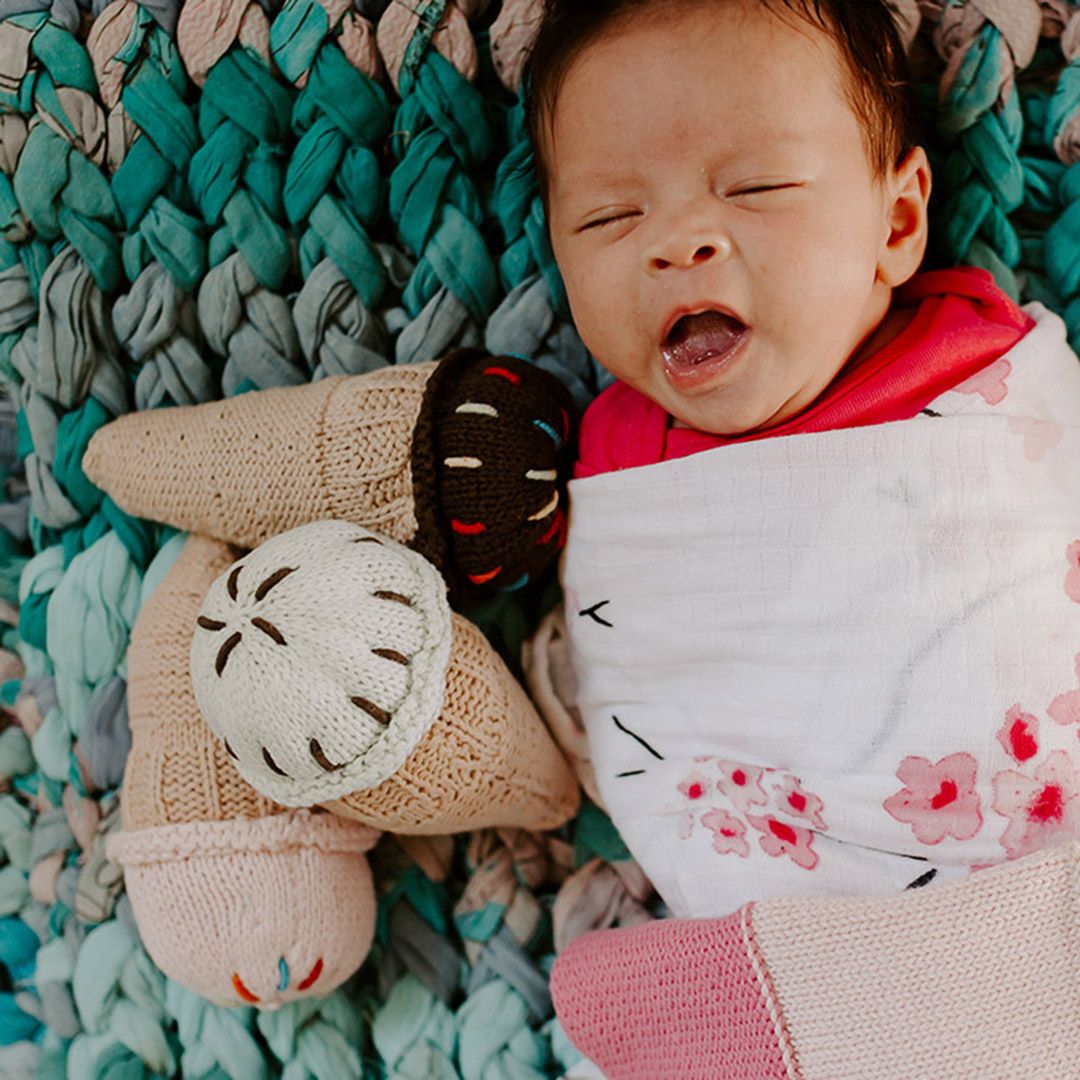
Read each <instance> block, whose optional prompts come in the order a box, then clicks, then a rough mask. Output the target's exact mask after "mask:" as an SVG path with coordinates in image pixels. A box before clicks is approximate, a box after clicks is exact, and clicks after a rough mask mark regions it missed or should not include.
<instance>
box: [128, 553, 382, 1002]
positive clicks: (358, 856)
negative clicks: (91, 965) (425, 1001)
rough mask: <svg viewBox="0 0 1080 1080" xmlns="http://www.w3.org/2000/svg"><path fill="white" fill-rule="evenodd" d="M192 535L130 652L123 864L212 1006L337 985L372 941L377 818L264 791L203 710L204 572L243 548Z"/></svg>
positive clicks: (153, 944) (153, 934)
mask: <svg viewBox="0 0 1080 1080" xmlns="http://www.w3.org/2000/svg"><path fill="white" fill-rule="evenodd" d="M236 554H237V552H236V551H234V550H233V549H231V548H229V547H228V545H226V544H222V543H219V542H218V541H216V540H210V539H207V538H206V537H200V536H192V537H189V538H188V540H187V542H186V543H185V545H184V548H183V550H182V551H181V553H180V556H179V558H178V559H177V561H176V562H175V563H174V564H173V566H172V568H171V569H170V571H169V573H168V574H167V575H166V577H165V579H164V580H163V581H162V582H161V584H160V585H159V586H158V587H157V589H155V590H154V592H153V593H152V594H151V595H150V597H149V598H148V599H147V601H146V603H145V604H144V605H143V607H142V610H141V611H140V612H139V616H138V619H137V620H136V623H135V627H134V629H133V630H132V634H131V645H130V647H129V650H128V716H129V721H130V724H131V741H132V746H131V752H130V754H129V755H128V760H127V766H126V768H125V772H124V789H123V800H122V815H123V817H122V822H123V829H122V831H121V832H120V833H119V834H114V835H112V836H110V838H109V849H108V850H109V856H110V857H111V858H113V859H115V860H116V861H117V862H119V863H120V864H121V865H122V866H123V867H124V878H125V883H126V886H127V891H128V897H129V898H130V900H131V905H132V908H133V910H134V912H135V916H136V920H137V922H138V926H139V933H140V935H141V936H142V940H143V944H144V945H145V947H146V951H147V952H148V953H149V954H150V956H151V957H152V959H153V960H154V962H155V963H156V964H157V965H158V967H160V968H161V969H162V971H164V972H166V974H168V975H169V976H170V977H171V978H173V979H175V980H176V981H177V982H180V983H183V984H184V985H185V986H187V987H190V988H191V989H192V990H194V991H196V992H197V993H199V994H201V995H202V996H203V997H206V998H209V999H210V1000H212V1001H215V1002H217V1003H218V1004H234V1005H235V1004H242V1003H257V1004H259V1005H261V1006H268V1005H274V1004H279V1003H281V1002H284V1001H288V1000H290V999H292V998H296V997H299V996H302V995H303V994H304V993H306V992H311V993H316V994H318V993H328V992H329V991H330V990H331V989H333V988H334V987H335V986H337V985H338V984H339V983H341V982H342V981H343V980H344V979H345V978H347V977H348V976H349V975H350V974H352V972H353V971H355V970H356V968H357V967H358V966H359V965H360V963H361V962H362V961H363V959H364V957H365V955H366V954H367V951H368V948H369V946H370V945H371V940H372V936H373V932H374V921H375V893H374V889H373V886H372V881H371V872H370V870H369V869H368V865H367V860H366V858H365V857H364V856H363V852H365V851H367V850H368V849H369V848H371V847H372V846H373V845H374V843H375V841H376V840H377V839H378V837H379V832H378V831H377V830H375V829H372V828H369V827H367V826H364V825H361V824H359V823H357V822H353V821H346V820H345V819H343V818H339V817H335V816H333V815H331V814H326V813H313V812H311V811H310V810H289V809H286V808H285V807H282V806H277V805H275V804H274V803H272V802H270V800H268V799H266V798H264V797H263V796H261V795H259V794H258V793H257V792H256V791H255V790H254V789H252V788H251V787H250V786H249V785H248V784H247V783H246V782H245V781H244V780H242V779H241V778H240V776H239V774H238V773H237V771H236V769H235V768H234V767H233V763H232V761H231V759H230V758H229V756H228V754H227V753H226V752H225V750H224V748H223V747H222V744H221V743H220V741H218V740H216V739H215V738H214V737H213V735H212V734H211V732H210V730H209V728H207V726H206V724H205V723H204V722H203V720H202V717H201V716H200V715H199V710H198V707H197V705H196V703H195V698H194V696H193V694H192V690H191V679H190V676H189V673H188V654H189V651H190V645H191V639H192V635H193V632H194V631H195V620H196V616H197V615H198V612H199V607H200V605H201V604H202V600H203V595H204V593H205V592H206V589H207V587H208V586H209V584H210V582H212V581H213V580H214V578H215V577H216V576H217V575H218V574H219V573H220V572H221V571H222V570H224V569H225V568H226V567H228V566H229V564H230V563H231V562H232V561H233V559H234V558H235V557H236Z"/></svg>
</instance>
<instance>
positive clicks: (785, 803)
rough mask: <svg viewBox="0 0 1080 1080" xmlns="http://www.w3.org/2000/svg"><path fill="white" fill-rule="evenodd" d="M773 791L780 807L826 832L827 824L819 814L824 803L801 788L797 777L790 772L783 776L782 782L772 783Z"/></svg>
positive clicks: (823, 807)
mask: <svg viewBox="0 0 1080 1080" xmlns="http://www.w3.org/2000/svg"><path fill="white" fill-rule="evenodd" d="M773 791H775V792H776V794H777V795H778V796H779V799H780V807H781V809H782V810H783V811H784V812H785V813H788V814H794V815H795V816H796V817H801V818H806V820H807V821H809V822H810V824H811V825H813V826H814V828H815V829H817V830H818V831H820V832H826V831H827V830H828V826H827V825H826V824H825V821H824V819H823V818H822V816H821V811H822V810H824V809H825V804H824V803H823V802H822V801H821V799H820V798H819V797H818V796H817V795H813V794H811V793H810V792H809V791H806V790H804V789H803V786H802V784H801V783H799V779H798V777H796V776H791V775H790V774H789V775H787V776H785V777H784V782H783V783H782V784H774V785H773Z"/></svg>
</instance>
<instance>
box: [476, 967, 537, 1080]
mask: <svg viewBox="0 0 1080 1080" xmlns="http://www.w3.org/2000/svg"><path fill="white" fill-rule="evenodd" d="M528 1018H529V1011H528V1008H527V1006H526V1004H525V1002H524V1001H523V1000H522V998H521V997H520V995H518V994H517V993H516V992H515V991H514V990H513V988H511V987H510V986H509V985H508V984H507V983H505V982H503V981H502V980H501V979H494V980H492V981H491V982H489V983H485V984H484V985H483V986H482V987H480V989H479V990H476V991H474V992H473V993H471V994H470V995H469V996H468V997H467V998H466V999H465V1003H464V1004H463V1005H462V1006H461V1008H460V1009H459V1010H458V1013H457V1024H458V1039H459V1050H458V1063H459V1067H460V1069H461V1076H462V1080H533V1078H534V1077H535V1078H536V1080H544V1077H546V1076H547V1075H548V1073H547V1066H548V1064H549V1061H550V1051H549V1047H548V1042H547V1040H546V1039H545V1038H544V1037H543V1036H542V1035H541V1034H540V1033H539V1032H536V1031H533V1029H532V1028H531V1027H530V1026H529V1023H528Z"/></svg>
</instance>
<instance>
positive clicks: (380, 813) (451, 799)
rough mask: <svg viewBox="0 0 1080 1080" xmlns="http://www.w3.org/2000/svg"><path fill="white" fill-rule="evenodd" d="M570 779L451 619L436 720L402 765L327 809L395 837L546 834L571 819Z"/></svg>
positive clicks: (504, 679) (534, 721) (473, 638)
mask: <svg viewBox="0 0 1080 1080" xmlns="http://www.w3.org/2000/svg"><path fill="white" fill-rule="evenodd" d="M578 801H579V792H578V787H577V782H576V781H575V779H574V774H573V772H572V771H571V769H570V767H569V766H568V765H567V763H566V759H565V758H564V757H563V756H562V754H561V753H560V752H559V750H558V748H557V747H556V745H555V743H554V741H553V740H552V738H551V736H550V735H549V734H548V731H547V729H546V728H545V727H544V724H543V721H542V720H541V719H540V717H539V716H538V715H537V713H536V710H535V709H534V708H533V705H532V702H530V701H529V698H528V697H527V696H526V694H525V691H524V690H522V688H521V687H520V686H519V685H518V682H517V680H516V679H515V678H514V677H513V676H512V675H511V674H510V672H509V671H508V670H507V668H506V665H505V664H504V663H503V662H502V660H501V659H500V658H499V655H498V654H497V653H496V652H495V650H494V649H492V647H491V645H490V644H489V643H488V641H487V638H485V637H484V635H483V634H482V633H481V632H480V631H479V630H478V629H477V628H476V627H475V626H473V625H472V623H470V622H468V620H466V619H463V618H462V617H461V616H459V615H454V616H453V647H452V649H451V652H450V667H449V670H448V671H447V675H446V690H445V694H444V698H443V711H442V715H441V716H440V717H439V719H438V721H437V722H436V723H435V724H434V725H433V726H432V728H431V730H430V731H429V732H428V733H427V735H426V736H425V737H424V739H423V740H422V741H421V742H420V744H419V745H418V746H417V748H416V749H415V750H414V751H413V752H412V754H411V755H410V756H409V759H408V760H407V761H406V762H405V764H404V765H403V766H402V767H401V768H400V769H399V770H398V771H397V772H396V773H394V775H393V776H391V777H390V778H389V779H387V780H385V781H384V782H383V783H382V784H380V785H379V786H378V787H376V788H373V789H371V790H370V791H360V792H356V793H355V794H353V795H349V796H347V797H346V798H344V799H341V800H339V801H338V802H335V803H332V804H330V805H329V808H330V809H331V810H333V811H334V812H335V813H338V814H344V815H346V816H348V817H353V818H356V819H357V820H358V821H363V822H366V823H367V824H369V825H373V826H375V827H376V828H384V829H388V830H391V831H393V832H396V833H409V834H418V835H439V834H440V833H449V832H457V831H461V830H465V829H476V828H481V827H487V826H502V825H513V826H519V827H521V828H526V829H532V830H539V829H553V828H556V827H557V826H559V825H562V824H563V823H564V822H566V821H568V820H569V819H570V818H571V817H573V815H574V814H575V813H576V812H577V809H578Z"/></svg>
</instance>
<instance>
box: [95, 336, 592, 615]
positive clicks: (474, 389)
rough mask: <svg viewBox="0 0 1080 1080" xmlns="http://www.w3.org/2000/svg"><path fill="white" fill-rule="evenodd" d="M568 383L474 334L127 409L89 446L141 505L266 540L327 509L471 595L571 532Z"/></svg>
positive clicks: (122, 495) (107, 484) (523, 573)
mask: <svg viewBox="0 0 1080 1080" xmlns="http://www.w3.org/2000/svg"><path fill="white" fill-rule="evenodd" d="M570 407H571V405H570V398H569V395H568V393H567V392H566V390H565V388H564V387H563V385H562V383H560V382H559V380H558V379H556V378H555V377H554V376H552V375H549V374H548V373H547V372H545V371H543V370H541V369H540V368H537V367H535V366H534V365H533V364H530V363H528V362H526V361H523V360H520V359H517V358H515V357H507V356H500V357H493V356H491V355H490V354H488V353H485V352H483V351H481V350H478V349H462V350H459V351H457V352H455V353H452V354H451V355H450V356H448V357H446V358H445V359H443V360H441V361H438V362H431V363H425V364H417V365H412V366H402V367H387V368H382V369H380V370H378V371H374V372H369V373H367V374H364V375H354V376H338V377H334V378H329V379H325V380H323V381H322V382H316V383H312V384H309V385H306V386H300V387H291V388H285V389H272V390H264V391H258V392H254V393H248V394H242V395H240V396H239V397H235V398H230V399H228V400H225V401H214V402H207V403H206V404H202V405H195V406H187V407H183V408H174V409H159V410H152V411H142V412H138V413H132V414H129V415H127V416H123V417H121V418H120V419H118V420H116V421H114V422H113V423H111V424H109V425H108V426H106V427H104V428H102V429H101V430H100V431H98V432H97V434H96V435H95V436H94V438H93V439H92V441H91V443H90V446H89V448H88V450H87V452H86V455H85V457H84V459H83V468H84V470H85V471H86V474H87V476H89V477H90V479H91V480H92V481H93V482H94V483H95V484H96V485H97V486H98V487H100V488H102V489H103V490H104V491H106V492H107V493H108V494H109V495H110V496H111V497H112V499H113V500H114V501H115V502H116V503H117V504H118V505H119V506H120V507H121V508H122V509H124V510H126V511H127V512H128V513H130V514H133V515H135V516H137V517H144V518H150V519H152V520H155V521H161V522H164V523H166V524H169V525H173V526H175V527H176V528H179V529H184V530H186V531H189V532H196V533H200V534H204V535H207V536H213V537H216V538H218V539H220V540H224V541H227V542H228V543H231V544H236V545H238V546H240V547H244V548H253V547H256V546H258V545H259V544H261V543H262V542H263V541H264V540H266V539H268V538H269V537H271V536H275V535H277V534H278V533H282V532H285V531H287V530H289V529H292V528H295V527H296V526H298V525H303V524H306V523H307V522H311V521H317V520H320V519H326V518H335V519H338V520H341V521H350V522H353V523H355V524H359V525H364V526H366V527H368V528H371V529H376V530H378V531H379V532H380V533H382V534H384V535H386V536H388V537H391V538H392V539H394V540H399V541H401V542H402V543H407V544H409V545H410V546H411V547H413V548H415V549H416V550H417V551H419V552H421V553H422V554H423V555H424V556H425V557H426V558H428V559H429V560H430V561H431V562H433V563H434V564H435V565H436V566H437V567H438V568H439V569H440V570H441V571H442V572H443V574H444V576H445V577H446V579H447V581H448V582H449V583H450V586H451V589H452V591H454V592H455V593H460V594H462V595H468V593H469V592H471V591H473V590H476V589H484V588H488V589H513V588H516V587H520V586H521V585H524V584H525V583H527V582H528V581H529V580H530V579H531V578H533V577H535V576H536V575H537V574H538V573H540V572H541V571H542V570H543V569H544V568H545V567H547V566H548V565H550V564H551V562H552V561H553V560H554V558H555V556H556V555H557V553H558V550H559V548H560V547H561V545H562V540H563V534H564V521H565V515H564V510H563V507H562V496H561V486H562V481H563V480H564V478H565V476H566V473H567V471H568V469H569V465H570V457H569V456H568V449H569V448H568V445H567V444H568V441H569V435H570V419H569V410H570Z"/></svg>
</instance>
